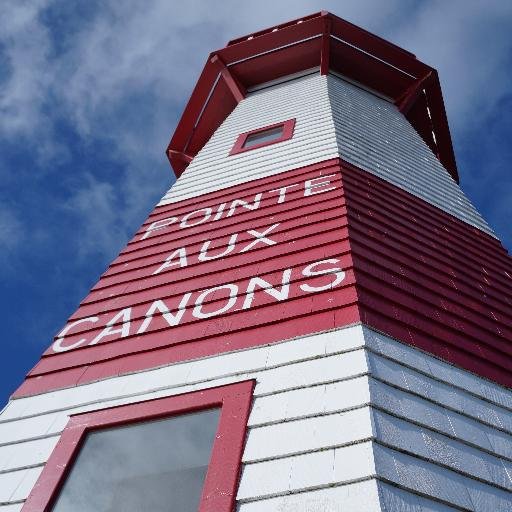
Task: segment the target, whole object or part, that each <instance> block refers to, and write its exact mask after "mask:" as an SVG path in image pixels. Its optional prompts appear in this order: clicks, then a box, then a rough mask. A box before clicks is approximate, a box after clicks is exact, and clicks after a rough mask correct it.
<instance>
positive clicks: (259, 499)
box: [0, 326, 512, 512]
mask: <svg viewBox="0 0 512 512" xmlns="http://www.w3.org/2000/svg"><path fill="white" fill-rule="evenodd" d="M249 378H255V379H256V381H257V384H256V388H255V395H254V402H253V408H252V411H251V415H250V418H249V431H248V437H247V443H246V447H245V451H244V454H243V472H242V478H241V482H240V487H239V492H238V508H239V511H240V512H253V511H256V510H265V511H267V510H270V511H272V510H275V511H280V512H282V511H286V510H290V511H291V510H294V511H295V510H299V511H300V510H304V511H307V510H317V509H319V510H327V511H329V510H333V511H338V510H365V511H367V510H375V511H380V510H386V511H395V510H407V511H409V510H412V511H414V512H423V511H434V510H436V511H446V512H447V511H449V510H453V509H452V508H451V506H455V507H459V508H458V510H460V509H461V508H462V509H466V510H475V511H486V512H487V511H492V512H494V511H496V510H498V511H500V510H509V509H507V508H506V506H508V505H510V500H511V499H512V494H511V492H510V490H511V488H512V484H511V479H510V478H511V475H512V414H511V411H512V392H511V391H510V390H507V389H505V388H502V387H500V386H498V385H496V384H493V383H491V382H489V381H486V380H485V379H482V378H479V377H476V376H474V375H472V374H470V373H469V372H467V371H463V370H460V369H458V368H455V367H453V366H451V365H449V364H447V363H444V362H442V361H440V360H438V359H436V358H434V357H432V356H430V355H427V354H424V353H422V352H420V351H418V350H416V349H414V348H412V347H409V346H406V345H403V344H401V343H398V342H397V341H394V340H392V339H390V338H388V337H385V336H383V335H381V334H378V333H376V332H374V331H372V330H370V329H367V328H364V327H361V326H354V327H349V328H344V329H341V330H336V331H331V332H328V333H322V334H317V335H314V336H306V337H303V338H300V339H295V340H290V341H285V342H282V343H277V344H272V345H269V346H265V347H256V348H252V349H248V350H244V351H239V352H234V353H227V354H222V355H220V356H215V357H210V358H205V359H200V360H197V361H189V362H184V363H180V364H174V365H169V366H167V367H163V368H159V369H155V370H148V371H144V372H140V373H136V374H132V375H126V376H123V377H117V378H111V379H105V380H103V381H100V382H96V383H92V384H86V385H83V386H79V387H76V388H71V389H64V390H59V391H54V392H49V393H45V394H42V395H39V396H34V397H27V398H21V399H17V400H13V401H11V402H10V403H9V404H8V406H7V407H6V409H5V410H4V411H3V413H2V414H1V416H0V504H1V505H0V512H12V510H19V509H20V506H21V505H22V503H23V500H24V499H25V498H26V497H27V495H28V493H29V492H30V490H31V488H32V486H33V485H34V483H35V481H36V479H37V477H38V475H39V474H40V472H41V470H42V468H43V466H44V464H45V462H46V460H47V459H48V457H49V455H50V453H51V451H52V449H53V447H54V446H55V444H56V442H57V441H58V438H59V435H60V433H61V432H62V430H63V428H64V427H65V425H66V422H67V420H68V417H69V415H70V414H76V413H78V412H84V411H90V410H97V409H101V408H105V407H110V406H113V405H120V404H126V403H134V402H138V401H141V400H147V399H151V398H157V397H162V396H169V395H173V394H178V393H184V392H187V391H192V390H197V389H204V388H208V387H213V386H218V385H222V384H227V383H231V382H237V381H242V380H246V379H249ZM396 486H398V488H397V487H396ZM439 500H440V501H439ZM312 507H313V508H312ZM314 507H317V508H316V509H315V508H314ZM318 507H320V508H318ZM322 507H323V508H322Z"/></svg>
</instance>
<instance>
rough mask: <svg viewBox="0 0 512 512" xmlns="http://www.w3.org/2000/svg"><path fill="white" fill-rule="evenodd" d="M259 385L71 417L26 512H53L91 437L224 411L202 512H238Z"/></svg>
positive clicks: (229, 387)
mask: <svg viewBox="0 0 512 512" xmlns="http://www.w3.org/2000/svg"><path fill="white" fill-rule="evenodd" d="M254 385H255V381H254V380H248V381H243V382H238V383H235V384H229V385H226V386H220V387H215V388H208V389H201V390H198V391H192V392H190V393H185V394H181V395H172V396H167V397H164V398H156V399H153V400H147V401H143V402H135V403H130V404H126V405H120V406H115V407H109V408H106V409H100V410H96V411H92V412H85V413H81V414H75V415H72V416H70V419H69V421H68V423H67V425H66V427H65V428H64V430H63V432H62V434H61V437H60V439H59V442H58V443H57V445H56V447H55V449H54V450H53V452H52V454H51V455H50V457H49V459H48V462H47V463H46V465H45V467H44V469H43V471H42V472H41V475H40V476H39V478H38V480H37V482H36V484H35V486H34V488H33V489H32V492H31V493H30V495H29V497H28V498H27V500H26V501H25V504H24V506H23V508H22V511H23V512H50V510H51V508H52V507H53V505H54V503H55V500H56V498H57V497H58V495H59V492H60V490H61V489H62V486H63V485H64V482H65V481H66V477H67V476H68V474H69V472H70V470H71V468H72V467H73V463H74V461H75V460H76V457H77V456H78V454H79V452H80V449H81V448H82V446H83V443H84V441H85V438H86V436H87V434H89V433H90V432H93V431H97V430H101V429H104V428H113V427H122V426H125V425H129V424H133V423H139V422H145V421H151V420H158V419H164V418H169V417H172V416H179V415H182V414H188V413H192V412H198V411H201V410H206V409H213V408H217V407H218V408H220V418H219V425H218V428H217V432H216V434H215V440H214V442H213V446H212V451H211V456H210V462H209V464H208V470H207V472H206V476H205V481H204V485H203V490H202V494H201V499H200V504H199V509H198V512H214V511H215V512H231V511H232V510H233V509H234V504H235V498H236V491H237V488H238V480H239V476H240V471H241V461H242V452H243V448H244V444H245V436H246V430H247V421H248V418H249V412H250V409H251V403H252V396H253V389H254Z"/></svg>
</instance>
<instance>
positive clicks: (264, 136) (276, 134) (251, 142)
mask: <svg viewBox="0 0 512 512" xmlns="http://www.w3.org/2000/svg"><path fill="white" fill-rule="evenodd" d="M283 130H284V126H283V125H281V126H276V127H275V128H269V129H268V130H261V132H256V133H252V134H251V135H249V136H248V137H247V139H245V142H244V145H243V147H244V148H252V147H253V146H256V145H258V144H262V143H264V142H272V141H274V140H278V139H280V138H281V137H282V136H283Z"/></svg>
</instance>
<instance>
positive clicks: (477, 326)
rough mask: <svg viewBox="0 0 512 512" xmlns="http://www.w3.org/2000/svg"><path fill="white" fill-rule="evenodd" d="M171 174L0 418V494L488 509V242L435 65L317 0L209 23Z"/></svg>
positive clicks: (504, 362)
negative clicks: (291, 14)
mask: <svg viewBox="0 0 512 512" xmlns="http://www.w3.org/2000/svg"><path fill="white" fill-rule="evenodd" d="M167 155H168V157H169V161H170V163H171V166H172V168H173V169H174V171H175V173H176V175H177V176H178V180H177V182H176V183H175V185H174V186H173V187H172V188H171V189H170V190H169V191H168V192H167V193H166V194H165V195H164V196H163V198H162V200H161V201H160V202H159V203H158V204H157V205H156V207H155V208H154V210H153V211H152V212H151V214H150V215H149V217H148V219H147V221H146V222H144V224H143V225H142V226H141V228H140V229H139V230H138V232H137V233H136V234H135V236H134V237H133V239H132V240H131V241H130V242H129V243H128V244H127V246H126V247H125V248H124V249H123V250H122V251H121V253H120V254H119V256H118V257H117V258H116V259H115V260H114V261H113V262H112V264H111V265H110V267H109V268H108V270H107V271H106V272H105V273H104V274H103V275H102V276H101V277H100V279H99V281H98V282H97V284H96V285H95V286H94V287H93V288H92V290H91V291H90V293H89V295H88V296H87V297H85V298H84V300H83V301H82V303H81V304H80V306H79V308H78V309H77V311H76V312H75V313H74V314H73V315H72V316H71V318H69V319H68V320H67V322H65V323H64V325H63V327H62V329H61V330H60V332H59V333H57V335H56V336H55V339H54V340H53V341H52V342H51V344H50V346H49V348H48V349H47V351H46V352H45V353H44V354H43V355H42V357H41V359H40V361H39V362H38V363H37V364H36V366H35V367H34V368H33V369H32V370H31V371H30V372H29V374H28V375H27V377H26V379H25V381H24V382H23V383H22V385H21V386H20V387H19V388H18V390H17V391H16V392H15V393H14V395H13V397H12V399H11V400H10V402H9V404H8V405H7V407H6V408H5V409H4V410H3V411H2V413H1V415H0V433H1V435H0V512H15V511H20V510H23V511H24V512H41V511H54V512H63V511H71V510H73V511H74V512H89V511H95V512H98V511H100V512H110V511H114V510H115V511H118V510H122V511H123V512H131V511H139V510H151V511H155V512H160V511H162V512H163V511H168V510H176V511H180V512H185V511H186V512H195V511H201V512H206V511H211V512H229V511H234V510H237V511H239V512H259V511H266V512H271V511H275V512H278V511H279V512H283V511H292V510H293V511H306V510H307V511H313V510H314V511H322V512H327V511H333V512H334V511H338V510H340V511H341V510H343V511H344V510H354V511H355V510H364V511H365V512H373V511H375V512H377V511H395V510H404V511H405V510H407V511H411V512H422V511H423V512H426V511H439V512H449V511H455V510H467V511H477V512H487V511H488V512H495V511H505V510H510V509H511V503H512V494H511V489H512V480H511V475H512V415H511V410H512V392H511V390H510V386H511V384H512V373H511V362H512V355H511V354H512V353H511V348H510V347H511V343H510V342H511V339H512V321H511V319H512V309H511V297H512V265H511V259H510V257H509V256H508V255H507V253H506V251H505V249H504V248H503V247H502V245H501V244H500V241H499V240H498V239H497V238H496V236H495V234H494V233H493V231H492V229H491V228H490V227H489V226H488V224H487V223H486V222H485V220H484V219H483V218H482V217H481V215H480V214H479V212H478V211H477V210H476V209H475V208H474V207H473V205H472V204H471V202H470V201H469V200H468V199H467V197H466V196H465V195H464V193H463V191H462V190H461V189H460V188H459V186H458V173H457V166H456V162H455V157H454V153H453V148H452V144H451V138H450V131H449V128H448V122H447V119H446V113H445V110H444V106H443V99H442V94H441V89H440V85H439V80H438V77H437V73H436V71H435V69H433V68H431V67H429V66H428V65H426V64H423V63H422V62H420V61H419V60H417V59H416V57H415V56H414V55H412V54H411V53H409V52H408V51H406V50H403V49H401V48H399V47H397V46H395V45H394V44H392V43H389V42H387V41H385V40H383V39H381V38H379V37H377V36H375V35H373V34H370V33H369V32H366V31H365V30H363V29H361V28H359V27H356V26H354V25H352V24H351V23H348V22H347V21H344V20H342V19H340V18H338V17H336V16H334V15H332V14H330V13H326V12H320V13H316V14H312V15H310V16H305V17H304V18H302V19H299V20H294V21H290V22H288V23H284V24H281V25H278V26H276V27H272V28H269V29H266V30H262V31H260V32H257V33H254V34H250V35H247V36H244V37H241V38H239V39H235V40H232V41H230V42H229V43H228V44H227V46H226V47H225V48H222V49H221V50H218V51H215V52H213V53H212V54H210V56H209V57H208V58H207V60H206V64H205V67H204V69H203V71H202V73H201V75H200V76H199V79H198V81H197V84H196V86H195V88H194V90H193V91H192V94H191V97H190V100H189V102H188V104H187V106H186V107H185V110H184V112H183V115H182V117H181V120H180V121H179V123H178V125H177V127H176V130H175V132H174V135H173V136H172V139H171V141H170V143H169V146H168V148H167Z"/></svg>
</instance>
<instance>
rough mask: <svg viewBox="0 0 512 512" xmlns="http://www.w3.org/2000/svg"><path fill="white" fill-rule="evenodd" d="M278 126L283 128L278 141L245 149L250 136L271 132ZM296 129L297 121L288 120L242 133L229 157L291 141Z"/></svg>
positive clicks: (266, 142)
mask: <svg viewBox="0 0 512 512" xmlns="http://www.w3.org/2000/svg"><path fill="white" fill-rule="evenodd" d="M278 126H282V127H283V133H282V135H281V136H280V137H279V138H278V139H275V140H270V141H265V142H261V143H260V144H255V145H254V146H251V147H248V148H244V145H245V143H246V141H247V138H248V137H249V136H250V135H254V134H255V133H259V132H264V131H267V130H271V129H272V128H277V127H278ZM294 129H295V119H288V120H287V121H281V122H280V123H275V124H271V125H269V126H262V127H261V128H257V129H256V130H251V131H249V132H244V133H241V134H240V135H239V136H238V137H237V139H236V141H235V145H234V146H233V148H232V149H231V151H230V152H229V155H230V156H231V155H237V154H239V153H245V152H246V151H252V150H253V149H258V148H263V147H265V146H270V145H271V144H277V143H278V142H283V141H285V140H289V139H291V138H292V137H293V130H294Z"/></svg>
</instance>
